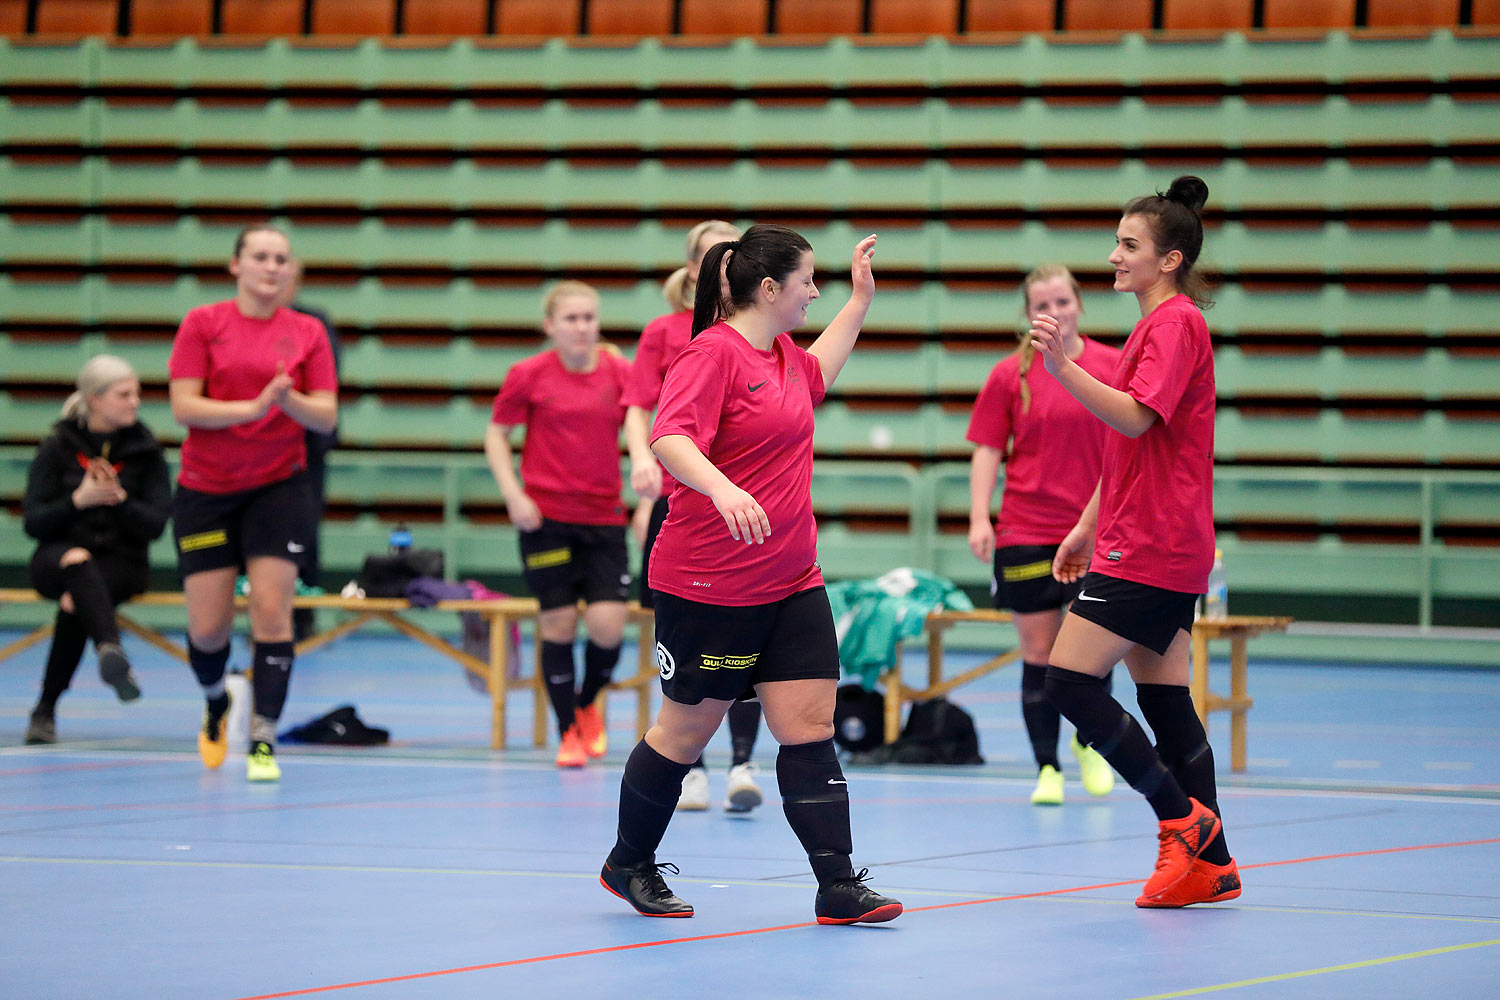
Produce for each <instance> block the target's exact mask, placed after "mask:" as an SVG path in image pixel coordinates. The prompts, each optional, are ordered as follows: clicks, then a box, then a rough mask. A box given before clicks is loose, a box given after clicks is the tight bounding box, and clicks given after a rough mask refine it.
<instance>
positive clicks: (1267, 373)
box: [1214, 347, 1500, 400]
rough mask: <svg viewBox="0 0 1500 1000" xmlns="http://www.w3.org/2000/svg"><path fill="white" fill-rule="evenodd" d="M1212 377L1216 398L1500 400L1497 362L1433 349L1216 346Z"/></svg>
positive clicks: (1499, 373)
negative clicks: (1387, 350)
mask: <svg viewBox="0 0 1500 1000" xmlns="http://www.w3.org/2000/svg"><path fill="white" fill-rule="evenodd" d="M1214 374H1215V381H1216V384H1217V387H1218V391H1219V395H1220V396H1221V397H1223V396H1255V395H1274V396H1301V395H1306V396H1313V397H1317V398H1322V399H1340V398H1344V397H1350V396H1353V397H1365V398H1369V397H1382V396H1385V397H1390V398H1394V399H1432V400H1440V399H1466V398H1497V399H1500V358H1496V357H1491V356H1488V355H1486V356H1475V357H1470V356H1462V355H1456V354H1450V353H1448V352H1447V351H1445V350H1442V349H1439V348H1435V347H1434V348H1429V349H1427V350H1425V351H1423V352H1422V353H1421V354H1420V355H1416V356H1413V355H1411V354H1409V353H1406V352H1402V353H1361V352H1357V351H1353V350H1340V349H1339V348H1336V347H1324V348H1321V349H1319V350H1318V351H1316V352H1314V353H1308V352H1295V353H1287V352H1279V351H1255V352H1252V353H1246V352H1245V351H1244V350H1242V349H1241V348H1238V347H1221V348H1219V349H1218V351H1217V352H1216V354H1215V368H1214Z"/></svg>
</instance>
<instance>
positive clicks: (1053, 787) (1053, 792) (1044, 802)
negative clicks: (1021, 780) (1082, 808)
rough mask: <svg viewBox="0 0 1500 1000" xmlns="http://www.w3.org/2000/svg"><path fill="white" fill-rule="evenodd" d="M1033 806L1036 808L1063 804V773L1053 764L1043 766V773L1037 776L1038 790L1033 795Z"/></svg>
mask: <svg viewBox="0 0 1500 1000" xmlns="http://www.w3.org/2000/svg"><path fill="white" fill-rule="evenodd" d="M1031 804H1032V805H1034V806H1060V805H1062V804H1063V776H1062V772H1061V771H1059V770H1058V769H1057V768H1055V767H1053V766H1052V765H1051V764H1045V765H1043V766H1042V770H1041V773H1040V774H1038V775H1037V776H1036V788H1035V789H1034V790H1033V791H1032V793H1031Z"/></svg>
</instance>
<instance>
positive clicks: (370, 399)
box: [339, 394, 489, 450]
mask: <svg viewBox="0 0 1500 1000" xmlns="http://www.w3.org/2000/svg"><path fill="white" fill-rule="evenodd" d="M488 419H489V414H488V411H487V410H486V409H484V408H482V407H480V406H479V405H477V404H475V403H472V402H470V401H469V400H468V399H463V398H458V399H450V400H448V402H447V403H446V404H433V403H429V404H425V405H402V404H395V403H387V402H382V401H381V400H379V399H378V398H377V397H375V396H372V395H368V394H367V395H363V396H360V397H359V398H357V399H347V400H344V401H342V405H341V406H340V407H339V438H340V439H341V440H343V441H345V442H347V443H348V444H350V445H353V446H355V447H361V448H372V447H378V448H410V447H433V446H438V447H443V448H454V449H460V450H461V449H466V448H479V447H481V446H482V444H483V440H484V428H485V424H486V423H487V422H488Z"/></svg>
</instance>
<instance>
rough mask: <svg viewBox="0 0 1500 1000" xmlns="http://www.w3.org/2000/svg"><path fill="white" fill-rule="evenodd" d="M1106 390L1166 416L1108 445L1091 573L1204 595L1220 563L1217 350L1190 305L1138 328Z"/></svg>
mask: <svg viewBox="0 0 1500 1000" xmlns="http://www.w3.org/2000/svg"><path fill="white" fill-rule="evenodd" d="M1109 384H1110V385H1112V386H1114V387H1115V388H1116V389H1122V390H1124V391H1125V392H1127V393H1129V394H1130V395H1131V396H1132V397H1133V398H1135V399H1136V400H1137V401H1138V402H1141V403H1144V404H1145V405H1147V406H1149V407H1151V409H1153V410H1155V411H1156V413H1157V416H1158V418H1159V419H1157V420H1155V421H1153V422H1152V424H1151V426H1150V427H1149V428H1148V429H1147V430H1146V433H1144V434H1142V435H1141V436H1140V437H1138V438H1128V437H1126V436H1125V435H1123V434H1113V433H1111V434H1109V435H1108V436H1107V437H1106V438H1105V445H1104V468H1103V471H1102V474H1101V478H1100V492H1099V530H1098V534H1097V535H1096V537H1095V542H1094V559H1093V562H1092V563H1091V564H1090V566H1089V569H1091V570H1093V571H1094V572H1096V573H1104V574H1107V575H1109V576H1113V577H1119V578H1120V579H1122V580H1132V581H1134V582H1136V583H1144V584H1149V585H1150V586H1153V587H1162V588H1164V589H1166V590H1176V591H1179V592H1181V593H1186V594H1201V593H1203V591H1204V590H1205V589H1206V588H1207V586H1208V571H1209V569H1210V568H1211V567H1212V566H1213V562H1214V502H1213V501H1214V351H1213V345H1212V344H1211V343H1210V342H1209V337H1208V324H1207V323H1205V322H1204V320H1203V314H1202V313H1201V312H1199V311H1198V308H1197V306H1195V305H1193V302H1192V300H1191V299H1189V298H1188V297H1187V296H1186V295H1177V296H1174V297H1173V298H1170V299H1168V300H1167V301H1166V302H1163V303H1162V304H1161V305H1159V306H1157V307H1156V308H1155V309H1154V310H1152V312H1151V315H1149V316H1147V317H1145V318H1144V319H1142V320H1141V321H1140V322H1139V323H1137V324H1136V325H1135V329H1134V330H1132V331H1131V333H1130V338H1129V339H1128V340H1126V341H1125V350H1124V354H1123V355H1122V356H1121V358H1120V364H1119V366H1118V367H1117V368H1116V369H1115V373H1114V377H1113V378H1112V379H1110V382H1109Z"/></svg>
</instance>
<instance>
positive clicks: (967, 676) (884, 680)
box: [880, 608, 1021, 743]
mask: <svg viewBox="0 0 1500 1000" xmlns="http://www.w3.org/2000/svg"><path fill="white" fill-rule="evenodd" d="M1008 621H1010V612H1009V611H995V610H993V609H990V608H975V609H974V610H973V611H934V612H933V613H932V614H930V615H928V616H927V686H926V687H925V688H922V689H920V690H919V689H917V688H911V687H907V686H906V683H905V682H904V681H903V680H902V679H901V646H900V644H899V643H898V644H897V646H896V663H895V665H894V666H892V667H891V668H890V669H889V670H887V671H886V672H885V673H883V674H881V675H880V685H881V687H883V688H884V689H885V741H886V742H887V743H894V742H896V739H897V737H899V736H900V735H901V706H902V705H904V704H906V703H907V702H916V701H927V700H929V699H932V698H946V697H947V696H948V694H949V692H951V691H953V690H955V689H957V688H961V687H963V686H964V685H965V684H969V683H972V682H973V681H977V680H978V679H979V678H981V677H984V676H985V675H987V674H992V673H994V672H995V671H996V670H999V669H1000V668H1001V667H1006V666H1009V665H1010V664H1012V663H1014V662H1016V661H1017V660H1019V659H1020V658H1021V650H1020V649H1019V648H1018V649H1012V650H1009V651H1008V652H1004V653H1001V654H1000V655H998V656H994V657H991V658H990V659H988V660H986V661H985V662H983V663H981V664H979V666H977V667H972V668H970V669H968V670H965V671H964V672H963V673H961V674H955V675H954V676H952V677H944V676H943V633H944V632H946V631H948V629H950V628H952V627H953V626H955V625H959V624H962V623H964V622H981V623H986V624H991V625H1000V624H1003V623H1005V622H1008Z"/></svg>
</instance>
